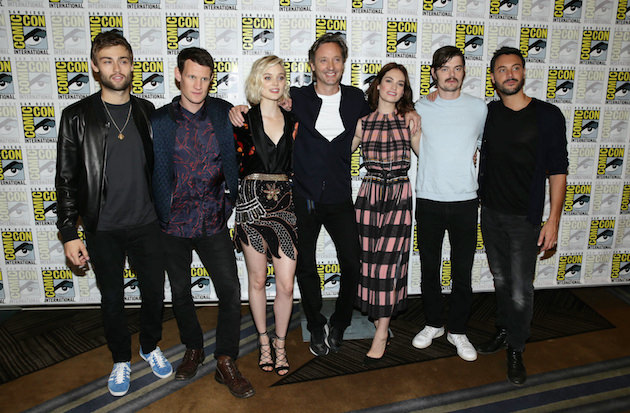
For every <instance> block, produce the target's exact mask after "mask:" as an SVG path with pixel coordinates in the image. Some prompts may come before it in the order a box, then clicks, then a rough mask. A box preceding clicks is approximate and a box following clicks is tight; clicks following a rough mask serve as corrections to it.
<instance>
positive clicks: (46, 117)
mask: <svg viewBox="0 0 630 413" xmlns="http://www.w3.org/2000/svg"><path fill="white" fill-rule="evenodd" d="M22 127H23V128H24V140H25V141H26V142H27V143H29V142H37V143H43V142H56V141H57V128H56V127H55V107H54V106H52V105H51V106H22Z"/></svg>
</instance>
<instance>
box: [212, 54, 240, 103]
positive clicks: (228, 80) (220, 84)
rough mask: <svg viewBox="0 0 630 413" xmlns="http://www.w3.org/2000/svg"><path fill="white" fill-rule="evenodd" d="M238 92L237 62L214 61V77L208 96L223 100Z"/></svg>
mask: <svg viewBox="0 0 630 413" xmlns="http://www.w3.org/2000/svg"><path fill="white" fill-rule="evenodd" d="M237 92H238V62H237V61H236V59H234V60H215V61H214V77H213V79H212V84H211V85H210V94H211V95H213V96H215V97H220V98H224V97H227V96H228V95H233V94H236V93H237Z"/></svg>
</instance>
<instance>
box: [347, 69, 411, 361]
mask: <svg viewBox="0 0 630 413" xmlns="http://www.w3.org/2000/svg"><path fill="white" fill-rule="evenodd" d="M366 93H367V98H368V103H369V104H370V107H371V108H372V110H373V112H372V113H370V114H369V115H367V116H366V117H365V118H363V119H361V120H360V121H359V122H358V123H357V129H356V132H355V137H354V140H353V145H352V150H353V151H354V150H355V149H356V148H357V147H358V146H359V144H360V145H361V149H362V152H363V165H364V166H365V167H366V169H367V174H366V175H365V177H364V178H363V182H362V184H361V188H360V189H359V194H358V196H357V200H356V203H355V209H356V216H357V222H358V226H359V238H360V243H361V279H360V282H359V288H358V296H357V302H358V306H359V307H360V308H361V310H362V311H363V312H366V313H367V314H368V316H369V317H370V318H371V319H373V320H374V324H375V325H376V333H375V335H374V339H373V340H372V346H371V347H370V350H369V351H368V353H367V354H366V356H365V359H364V361H365V363H366V364H370V363H373V362H375V361H377V360H380V359H381V358H382V357H383V355H384V354H385V349H386V346H387V344H388V340H389V337H388V329H389V322H390V319H391V317H392V316H393V315H395V314H397V313H398V312H400V311H401V310H404V309H405V308H406V306H407V268H408V264H409V244H410V239H411V228H412V223H413V218H412V211H411V209H412V201H413V199H412V193H411V184H410V183H409V177H408V176H407V171H408V170H409V166H410V161H411V150H412V147H413V150H414V152H416V153H417V150H418V142H419V140H420V130H418V132H417V133H416V134H415V135H413V136H411V132H410V131H409V128H408V127H405V119H404V115H405V113H407V112H409V111H412V110H413V102H412V92H411V86H410V84H409V77H408V75H407V70H406V69H405V67H404V66H402V65H399V64H397V63H389V64H387V65H385V66H384V67H383V68H382V69H381V71H380V72H379V74H378V75H377V76H376V78H375V79H374V81H373V82H372V84H371V85H370V87H369V89H368V90H367V92H366ZM418 129H419V128H418Z"/></svg>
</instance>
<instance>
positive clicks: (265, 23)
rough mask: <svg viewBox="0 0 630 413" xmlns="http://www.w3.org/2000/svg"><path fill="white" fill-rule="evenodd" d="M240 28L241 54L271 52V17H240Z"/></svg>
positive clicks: (272, 32) (272, 35)
mask: <svg viewBox="0 0 630 413" xmlns="http://www.w3.org/2000/svg"><path fill="white" fill-rule="evenodd" d="M241 28H242V33H241V34H242V36H241V40H242V42H243V45H242V46H243V54H248V55H263V54H271V53H272V52H273V45H274V42H273V39H274V34H275V33H274V21H273V17H262V16H260V17H242V18H241Z"/></svg>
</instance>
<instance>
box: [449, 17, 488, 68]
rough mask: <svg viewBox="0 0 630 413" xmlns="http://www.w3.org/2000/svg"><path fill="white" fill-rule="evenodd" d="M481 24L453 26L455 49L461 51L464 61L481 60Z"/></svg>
mask: <svg viewBox="0 0 630 413" xmlns="http://www.w3.org/2000/svg"><path fill="white" fill-rule="evenodd" d="M483 29H484V28H483V24H464V23H458V24H456V25H455V47H457V48H458V49H459V50H461V51H462V53H463V54H464V56H465V57H466V59H473V60H481V59H482V58H483V43H484V37H483V32H484V30H483Z"/></svg>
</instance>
